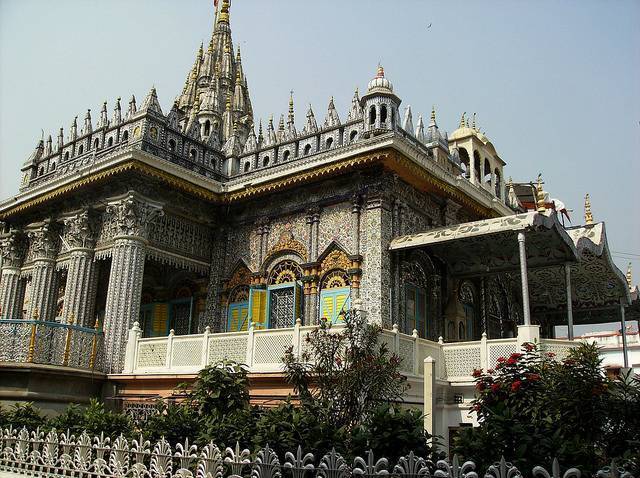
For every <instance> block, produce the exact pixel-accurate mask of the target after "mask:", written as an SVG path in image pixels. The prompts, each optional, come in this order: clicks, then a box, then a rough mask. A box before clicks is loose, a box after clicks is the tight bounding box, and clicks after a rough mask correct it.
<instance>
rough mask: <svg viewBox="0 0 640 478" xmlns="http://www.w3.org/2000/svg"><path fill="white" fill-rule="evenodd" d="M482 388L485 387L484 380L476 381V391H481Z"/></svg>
mask: <svg viewBox="0 0 640 478" xmlns="http://www.w3.org/2000/svg"><path fill="white" fill-rule="evenodd" d="M484 388H485V387H484V382H478V383H476V390H477V391H478V392H482V391H483V390H484Z"/></svg>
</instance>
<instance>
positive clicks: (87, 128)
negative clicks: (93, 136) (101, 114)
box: [82, 109, 93, 134]
mask: <svg viewBox="0 0 640 478" xmlns="http://www.w3.org/2000/svg"><path fill="white" fill-rule="evenodd" d="M92 131H93V125H92V124H91V109H88V110H87V114H86V115H85V116H84V127H83V128H82V134H89V133H91V132H92Z"/></svg>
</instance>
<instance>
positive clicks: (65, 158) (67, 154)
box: [64, 151, 69, 161]
mask: <svg viewBox="0 0 640 478" xmlns="http://www.w3.org/2000/svg"><path fill="white" fill-rule="evenodd" d="M68 159H69V151H67V152H66V153H64V160H65V161H67V160H68Z"/></svg>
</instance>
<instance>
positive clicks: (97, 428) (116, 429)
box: [82, 398, 133, 438]
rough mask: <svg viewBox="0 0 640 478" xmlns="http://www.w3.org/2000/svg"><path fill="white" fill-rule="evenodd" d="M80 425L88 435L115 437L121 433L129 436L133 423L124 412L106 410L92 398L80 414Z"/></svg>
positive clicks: (131, 432)
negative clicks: (102, 434)
mask: <svg viewBox="0 0 640 478" xmlns="http://www.w3.org/2000/svg"><path fill="white" fill-rule="evenodd" d="M82 420H83V421H82V427H83V428H84V429H85V430H86V431H87V433H88V434H89V435H97V436H100V434H101V433H104V435H105V436H108V437H111V438H115V437H117V436H118V435H120V434H121V433H122V434H123V435H125V436H128V437H131V436H132V434H133V425H132V423H131V419H130V418H129V417H128V416H127V415H125V414H124V413H118V412H113V411H110V410H106V409H105V407H104V404H103V403H102V402H99V401H98V400H96V399H95V398H92V399H91V401H90V402H89V405H88V406H87V408H85V410H84V413H83V415H82Z"/></svg>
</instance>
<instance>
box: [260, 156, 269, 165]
mask: <svg viewBox="0 0 640 478" xmlns="http://www.w3.org/2000/svg"><path fill="white" fill-rule="evenodd" d="M262 165H263V166H269V156H265V157H264V158H263V159H262Z"/></svg>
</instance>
